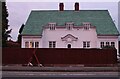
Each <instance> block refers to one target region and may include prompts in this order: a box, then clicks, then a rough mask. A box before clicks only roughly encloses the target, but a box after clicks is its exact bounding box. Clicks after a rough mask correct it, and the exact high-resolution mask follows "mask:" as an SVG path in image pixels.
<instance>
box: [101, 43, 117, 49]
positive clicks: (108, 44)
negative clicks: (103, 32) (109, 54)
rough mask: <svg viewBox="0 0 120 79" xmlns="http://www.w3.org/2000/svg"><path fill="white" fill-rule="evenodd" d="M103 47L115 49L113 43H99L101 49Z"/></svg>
mask: <svg viewBox="0 0 120 79" xmlns="http://www.w3.org/2000/svg"><path fill="white" fill-rule="evenodd" d="M104 46H112V47H115V42H100V47H101V48H103V47H104Z"/></svg>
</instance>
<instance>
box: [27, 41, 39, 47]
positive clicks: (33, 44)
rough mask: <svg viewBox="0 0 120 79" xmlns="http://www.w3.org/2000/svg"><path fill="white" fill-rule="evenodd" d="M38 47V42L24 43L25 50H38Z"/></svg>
mask: <svg viewBox="0 0 120 79" xmlns="http://www.w3.org/2000/svg"><path fill="white" fill-rule="evenodd" d="M38 47H39V42H34V41H26V42H25V48H38Z"/></svg>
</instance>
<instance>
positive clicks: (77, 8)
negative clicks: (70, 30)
mask: <svg viewBox="0 0 120 79" xmlns="http://www.w3.org/2000/svg"><path fill="white" fill-rule="evenodd" d="M75 11H79V3H78V2H76V3H75Z"/></svg>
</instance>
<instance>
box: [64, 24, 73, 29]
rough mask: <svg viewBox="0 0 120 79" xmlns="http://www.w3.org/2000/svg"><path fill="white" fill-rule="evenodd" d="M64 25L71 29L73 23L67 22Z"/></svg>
mask: <svg viewBox="0 0 120 79" xmlns="http://www.w3.org/2000/svg"><path fill="white" fill-rule="evenodd" d="M65 26H66V28H67V30H71V29H72V27H73V26H74V23H73V22H67V23H66V24H65Z"/></svg>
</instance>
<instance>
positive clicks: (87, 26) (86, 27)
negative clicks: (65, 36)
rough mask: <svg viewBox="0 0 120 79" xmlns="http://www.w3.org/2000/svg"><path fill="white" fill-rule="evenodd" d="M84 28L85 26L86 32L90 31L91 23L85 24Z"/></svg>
mask: <svg viewBox="0 0 120 79" xmlns="http://www.w3.org/2000/svg"><path fill="white" fill-rule="evenodd" d="M83 26H84V30H89V29H90V26H91V23H89V22H84V23H83Z"/></svg>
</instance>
